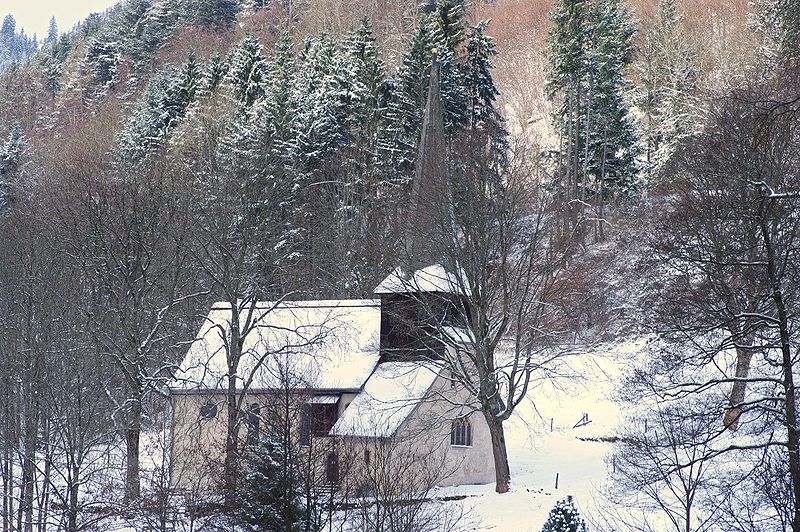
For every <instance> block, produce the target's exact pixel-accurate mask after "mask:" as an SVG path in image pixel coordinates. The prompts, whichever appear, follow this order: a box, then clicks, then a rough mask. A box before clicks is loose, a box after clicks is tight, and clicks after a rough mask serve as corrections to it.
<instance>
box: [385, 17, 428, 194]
mask: <svg viewBox="0 0 800 532" xmlns="http://www.w3.org/2000/svg"><path fill="white" fill-rule="evenodd" d="M431 43H432V38H431V34H430V29H429V27H428V25H427V24H426V23H424V21H423V22H421V23H420V24H418V25H417V29H416V31H415V32H414V34H413V35H412V37H411V43H410V46H409V49H408V51H407V52H406V53H405V54H404V55H403V62H402V64H401V66H400V68H399V69H398V72H397V75H396V76H395V79H394V80H393V82H392V93H391V99H390V101H389V105H388V109H387V122H388V123H387V127H386V130H385V132H384V135H383V138H382V140H381V149H382V151H383V152H384V153H385V154H386V157H385V160H386V161H387V162H388V168H389V171H390V172H396V175H397V178H399V179H403V178H405V179H407V178H409V177H410V176H411V172H412V171H413V168H414V160H415V158H416V149H417V142H419V135H420V131H421V130H422V111H423V108H424V105H425V103H424V101H425V94H426V91H427V88H428V76H429V75H430V63H431V56H430V49H431Z"/></svg>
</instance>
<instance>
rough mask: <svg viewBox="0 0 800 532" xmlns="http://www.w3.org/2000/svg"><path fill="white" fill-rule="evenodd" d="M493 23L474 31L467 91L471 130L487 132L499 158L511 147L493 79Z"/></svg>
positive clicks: (469, 43) (467, 67)
mask: <svg viewBox="0 0 800 532" xmlns="http://www.w3.org/2000/svg"><path fill="white" fill-rule="evenodd" d="M488 25H489V21H488V20H485V21H483V22H481V23H479V24H478V25H477V26H475V27H473V28H470V31H469V37H468V40H467V57H466V63H465V65H464V72H465V74H464V87H465V89H466V92H467V115H466V116H467V127H469V128H473V129H481V130H483V131H485V133H486V135H487V136H488V138H489V139H490V141H491V143H492V145H493V146H494V150H495V152H496V154H497V155H499V156H500V157H502V155H503V153H504V152H505V149H506V147H507V138H506V137H507V136H508V132H507V131H506V129H505V124H504V122H505V120H504V119H503V116H502V115H501V114H500V113H499V112H498V110H497V109H496V107H495V100H496V98H497V97H498V96H499V95H500V91H498V90H497V86H496V85H495V83H494V78H493V77H492V69H493V68H494V63H493V59H492V58H493V57H494V56H495V55H497V48H496V46H495V43H494V39H492V38H491V37H490V36H488V35H486V27H487V26H488Z"/></svg>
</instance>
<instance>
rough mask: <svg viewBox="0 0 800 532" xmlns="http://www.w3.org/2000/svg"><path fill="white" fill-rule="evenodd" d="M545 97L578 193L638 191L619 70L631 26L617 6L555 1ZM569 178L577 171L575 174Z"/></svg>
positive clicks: (609, 1) (612, 1)
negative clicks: (551, 104) (551, 103)
mask: <svg viewBox="0 0 800 532" xmlns="http://www.w3.org/2000/svg"><path fill="white" fill-rule="evenodd" d="M551 17H552V19H553V29H552V30H551V34H550V41H549V46H550V53H549V59H550V65H551V71H550V76H549V79H548V83H547V94H548V97H549V98H550V99H551V100H554V101H555V103H556V111H555V119H556V125H557V128H558V130H559V131H560V133H561V136H562V139H563V141H564V142H563V153H564V156H565V157H566V158H567V159H568V160H569V161H570V164H571V165H573V169H575V168H577V169H579V172H578V175H577V176H573V179H575V180H576V182H577V183H578V188H583V189H584V190H588V191H593V192H594V193H602V189H603V188H604V187H605V186H612V187H614V188H615V189H616V190H618V191H622V192H628V191H630V190H632V188H633V187H634V186H635V184H636V176H637V168H636V156H637V153H638V152H637V149H638V148H637V135H636V131H635V128H634V125H633V121H632V118H631V116H630V109H629V106H628V104H627V102H626V100H625V93H626V91H627V88H628V82H627V80H626V79H625V77H624V70H625V68H626V67H627V66H628V64H629V63H630V61H631V59H632V51H633V36H634V34H635V31H636V30H635V27H634V24H633V21H632V20H631V16H630V13H629V12H628V11H627V9H626V8H625V7H624V6H621V5H620V3H619V1H618V0H591V1H590V0H561V1H560V2H559V4H558V5H557V6H556V9H555V10H554V11H553V12H552V13H551ZM573 173H575V171H574V170H573Z"/></svg>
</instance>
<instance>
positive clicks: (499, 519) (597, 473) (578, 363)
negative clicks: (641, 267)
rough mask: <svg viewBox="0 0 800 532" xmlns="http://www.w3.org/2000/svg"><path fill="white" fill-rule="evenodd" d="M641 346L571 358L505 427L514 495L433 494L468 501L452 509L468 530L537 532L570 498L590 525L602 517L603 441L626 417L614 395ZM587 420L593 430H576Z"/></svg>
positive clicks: (477, 489) (478, 489) (465, 489)
mask: <svg viewBox="0 0 800 532" xmlns="http://www.w3.org/2000/svg"><path fill="white" fill-rule="evenodd" d="M643 345H644V341H643V340H642V341H635V342H630V343H625V344H615V345H605V346H601V347H599V348H597V349H596V350H594V351H592V352H587V353H584V354H578V355H575V356H571V357H569V358H568V359H566V360H565V365H566V367H565V368H564V371H563V372H562V373H563V374H564V376H563V377H559V378H556V379H553V380H547V381H544V382H543V383H542V384H541V385H540V386H538V387H537V388H535V389H534V390H532V392H531V393H530V396H529V400H528V401H526V402H525V403H523V404H521V405H520V406H519V407H518V410H517V412H516V414H515V416H514V417H513V418H512V419H511V420H509V422H507V423H506V440H507V443H508V453H509V462H510V466H511V474H512V487H511V491H510V492H509V493H506V494H503V495H498V494H497V493H495V492H494V485H486V486H462V487H459V488H447V489H441V490H438V491H437V492H436V494H435V495H437V496H451V495H466V496H467V497H466V499H464V500H462V501H453V502H451V503H450V504H461V505H462V507H463V510H464V513H465V516H466V517H465V519H464V522H465V523H466V524H467V526H468V528H469V529H470V530H476V531H477V530H481V531H483V530H486V531H489V530H491V531H501V532H528V531H534V532H539V531H540V530H541V529H542V525H543V524H544V522H545V520H546V519H547V515H548V513H549V512H550V509H551V508H552V507H553V506H554V505H555V503H556V501H558V500H560V499H564V498H566V497H567V496H569V495H571V496H573V497H574V500H575V504H576V506H577V507H578V508H579V509H580V511H581V514H582V515H583V516H584V518H586V519H587V521H589V522H591V520H592V516H596V515H599V512H600V511H601V508H602V505H603V500H604V498H603V494H602V493H603V487H604V484H605V483H606V482H607V478H608V473H609V468H610V467H611V464H610V463H607V460H606V458H607V456H608V455H609V452H610V451H611V444H610V443H605V442H602V441H597V440H598V439H600V438H603V437H606V436H611V435H613V431H614V428H615V427H616V426H617V424H618V423H619V421H620V416H621V410H622V409H623V408H628V407H629V405H620V404H617V403H616V402H615V401H614V396H615V394H616V391H617V386H619V384H620V383H621V382H622V376H623V374H624V372H625V370H626V368H629V367H632V366H633V365H634V364H636V362H637V360H638V359H639V354H640V353H641V351H642V348H643ZM584 415H587V416H588V420H589V423H588V424H584V425H582V426H579V427H577V428H576V427H575V425H578V424H579V422H580V421H581V419H582V418H583V417H584ZM551 420H552V424H553V430H552V432H551V430H550V425H551ZM556 476H558V487H556Z"/></svg>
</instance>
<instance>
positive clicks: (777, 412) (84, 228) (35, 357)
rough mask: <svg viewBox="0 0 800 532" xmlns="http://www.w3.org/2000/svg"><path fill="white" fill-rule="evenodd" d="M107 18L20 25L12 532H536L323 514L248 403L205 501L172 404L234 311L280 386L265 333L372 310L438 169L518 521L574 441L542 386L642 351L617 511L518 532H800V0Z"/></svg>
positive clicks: (8, 308)
mask: <svg viewBox="0 0 800 532" xmlns="http://www.w3.org/2000/svg"><path fill="white" fill-rule="evenodd" d="M87 15H88V16H87V18H86V19H85V20H83V21H82V22H80V23H79V24H77V25H76V26H74V27H73V28H69V29H68V30H66V31H63V29H62V28H59V27H58V25H57V22H56V20H55V19H52V20H51V22H50V30H49V32H48V35H47V36H45V38H43V39H41V41H38V40H37V39H36V38H35V37H33V36H30V37H29V36H28V35H26V33H25V30H24V29H23V28H18V27H17V26H16V23H15V21H14V18H13V17H12V16H10V15H9V16H7V17H6V18H5V19H4V21H3V23H2V27H0V479H1V482H0V483H1V484H2V501H3V502H2V510H0V514H2V532H17V531H19V532H32V531H34V530H36V531H39V532H42V531H49V530H65V531H69V532H77V531H83V530H86V531H93V530H120V531H122V530H137V531H140V530H141V531H150V530H153V531H161V532H168V531H178V530H181V531H183V530H185V531H189V530H254V531H256V530H280V531H286V532H290V531H309V532H310V531H318V530H319V531H321V530H331V531H333V530H340V531H348V530H376V531H377V530H380V531H387V532H388V531H392V532H400V531H403V532H405V531H407V532H411V531H423V530H431V531H434V530H454V531H455V530H490V529H493V530H509V531H511V530H517V528H514V527H515V526H517V525H511V524H510V522H505V523H504V522H503V521H502V520H496V521H494V522H493V524H492V526H493V527H494V528H490V527H489V526H488V525H487V523H482V522H480V521H481V517H480V515H482V514H481V512H482V510H481V509H480V508H478V509H477V510H475V512H473V513H475V515H472V516H470V515H469V513H470V512H468V511H466V510H465V508H466V506H467V504H466V503H467V502H469V500H471V499H470V497H473V495H474V494H469V495H463V494H461V493H460V492H454V493H455V495H452V496H451V495H450V492H446V493H445V492H438V491H437V489H438V488H436V486H435V484H436V481H437V479H432V478H431V479H426V480H424V481H421V482H422V484H423V485H420V484H419V483H409V481H408V479H407V478H404V477H402V475H401V474H399V473H398V472H397V471H396V470H395V469H394V468H393V469H392V470H391V471H388V470H387V471H378V470H377V469H376V470H375V471H374V475H375V478H374V479H373V485H372V494H371V498H369V497H362V496H360V495H359V496H358V497H354V498H350V499H348V498H344V497H338V498H337V496H336V495H335V494H334V493H331V492H328V491H325V490H323V491H324V493H323V494H322V495H320V494H319V493H318V492H317V488H318V486H316V485H314V482H313V479H311V478H310V477H309V476H308V475H307V474H305V473H304V466H303V459H302V457H301V456H300V454H301V453H300V451H297V449H299V443H297V442H290V441H288V440H290V439H291V438H288V437H287V438H285V440H286V441H284V440H281V438H279V437H278V436H276V434H277V435H280V434H283V433H282V432H281V431H284V432H286V434H288V433H290V432H291V431H292V430H293V429H290V428H288V421H287V416H286V415H284V416H282V417H281V416H280V415H279V413H276V414H275V416H273V417H274V418H275V419H276V420H277V421H276V423H272V422H271V421H270V419H272V417H270V415H271V414H268V413H266V409H262V410H264V413H263V416H264V417H263V419H262V420H261V423H262V424H263V426H264V427H266V426H273V425H276V426H277V425H280V426H279V427H278V428H276V429H275V431H276V432H274V433H270V435H269V438H267V439H268V440H269V441H270V442H271V443H269V445H264V446H263V447H259V448H258V449H256V451H253V452H250V450H248V447H247V445H245V444H243V443H241V440H242V438H243V436H242V434H243V433H244V431H245V430H247V429H248V427H249V426H250V425H249V424H251V423H252V411H249V410H248V409H247V401H248V397H247V393H248V392H247V388H246V387H243V388H242V389H234V388H235V387H234V388H231V387H229V390H228V391H227V392H226V393H227V394H228V395H227V396H226V400H225V403H224V405H223V406H222V407H221V408H222V409H223V410H224V413H225V415H226V416H227V417H226V420H227V423H228V425H227V432H226V436H225V437H226V446H225V457H224V463H223V464H220V468H221V471H222V477H223V480H222V482H221V484H220V485H219V486H217V488H218V489H216V490H211V491H210V492H208V493H205V492H204V493H202V494H199V493H192V494H191V496H189V495H187V494H186V493H183V492H179V491H178V490H176V489H175V488H174V486H175V479H174V478H172V477H171V475H172V474H173V473H174V471H173V468H171V466H170V460H171V459H173V458H174V457H172V456H171V452H173V451H172V447H171V441H170V438H171V437H172V436H171V432H170V431H171V423H173V414H172V410H171V408H172V407H171V404H172V401H173V397H172V394H171V388H172V387H173V384H172V383H174V379H176V376H177V375H178V373H179V367H180V364H181V360H182V359H183V358H184V355H186V353H187V350H189V348H190V346H191V345H192V342H193V340H194V339H195V335H196V334H197V331H198V329H200V328H201V326H202V325H203V324H204V323H206V321H207V316H208V313H209V309H210V308H212V305H214V304H216V303H219V302H222V303H225V304H226V305H227V307H226V308H229V309H230V312H231V314H230V323H236V324H239V323H245V324H246V325H243V326H242V327H241V330H240V327H239V325H237V326H236V327H233V328H232V331H231V332H230V337H229V338H228V340H227V341H228V342H229V344H226V345H229V346H230V347H226V349H227V351H226V353H227V357H228V358H227V364H228V366H227V371H228V377H229V378H230V379H232V380H235V379H236V378H240V379H242V380H243V381H247V376H246V375H243V374H242V372H243V371H244V369H241V368H239V367H238V365H239V362H240V359H242V355H243V353H242V346H243V345H245V341H246V337H247V335H248V334H249V333H250V332H251V331H252V327H254V325H253V324H250V323H249V318H248V317H247V316H249V315H252V312H253V311H254V310H255V309H256V307H257V305H259V304H260V302H292V301H300V300H344V299H347V298H352V299H355V298H370V297H374V296H373V290H374V289H375V287H376V286H378V284H379V283H381V281H382V280H383V279H385V278H386V276H387V274H389V273H390V272H392V271H393V269H394V268H395V267H398V266H399V265H401V264H404V261H405V260H407V259H408V257H407V256H406V254H407V252H408V249H407V241H408V239H409V238H410V237H409V236H408V232H409V227H416V226H414V225H413V224H414V223H418V224H419V223H421V222H419V221H417V222H414V221H413V217H414V216H415V211H414V209H419V204H418V203H419V201H420V199H419V198H420V197H418V196H415V194H419V192H414V190H415V189H414V180H415V175H418V174H419V173H420V172H421V171H425V170H420V168H431V167H433V166H435V171H436V172H438V173H437V174H436V175H441V176H442V180H443V182H444V181H446V182H447V183H448V187H449V189H448V191H447V192H446V193H445V194H446V195H444V196H433V195H430V194H432V193H430V194H429V195H428V197H427V198H425V197H422V200H427V202H428V203H429V204H431V205H433V207H431V208H434V207H435V208H438V209H444V210H447V211H448V213H447V216H448V219H447V223H446V224H443V226H442V227H438V228H437V229H438V230H439V232H436V231H434V230H432V229H431V230H430V231H431V233H430V234H428V233H425V236H426V237H428V236H430V235H433V234H436V235H439V233H440V232H442V233H447V235H445V236H442V240H435V239H434V240H432V241H431V242H432V243H429V245H433V246H434V247H435V248H436V250H437V251H436V253H440V254H441V257H442V260H443V261H445V262H446V263H447V264H451V265H454V269H457V270H458V271H460V272H462V273H463V275H464V277H463V279H465V280H462V281H461V282H463V283H464V286H462V287H461V288H462V293H464V294H468V296H467V300H468V301H467V303H468V305H469V307H470V309H471V310H470V312H469V317H470V319H469V323H468V325H466V326H465V327H466V329H465V330H467V331H468V336H469V342H471V345H472V348H471V350H470V353H471V354H470V355H469V357H470V364H471V365H468V366H467V367H466V368H465V367H464V366H461V365H460V364H461V359H460V358H458V361H454V360H450V359H448V358H447V357H446V356H445V359H444V362H443V363H444V364H445V366H446V367H447V368H448V371H449V372H450V373H449V374H450V375H452V377H451V378H452V380H453V382H454V383H457V384H458V385H460V386H461V385H463V387H464V388H465V389H467V390H469V391H470V392H471V396H470V403H469V405H471V408H473V409H474V411H475V412H476V413H479V414H481V415H482V416H483V418H485V419H486V422H487V424H488V426H489V428H490V431H491V433H492V436H493V439H492V454H491V455H490V456H489V457H487V460H489V461H492V462H493V464H494V467H495V472H496V482H495V483H494V484H493V485H492V486H491V487H490V488H491V489H490V491H492V492H494V491H496V493H490V494H489V495H490V496H492V497H497V498H496V499H491V501H494V502H493V503H492V504H498V505H502V504H506V503H504V502H503V501H504V500H506V501H508V500H509V499H508V497H512V496H514V495H515V494H520V493H522V492H525V491H526V490H527V491H528V492H530V491H533V490H534V488H536V489H540V491H541V487H540V486H533V485H530V484H525V482H527V481H524V480H523V479H522V478H519V477H521V475H517V474H516V471H519V470H520V469H519V468H518V467H519V466H518V463H521V462H520V460H521V457H520V456H519V453H517V450H518V449H517V447H514V446H512V445H510V444H509V446H508V448H507V445H506V440H509V441H510V440H513V439H514V438H516V437H517V435H518V434H519V430H520V429H519V424H523V425H525V426H526V427H529V428H530V426H532V425H534V424H536V423H538V422H539V421H541V420H540V419H539V418H540V417H543V416H544V418H547V417H548V414H541V412H539V413H536V414H535V415H534V414H533V413H532V412H536V409H537V408H538V406H537V404H538V403H537V401H541V404H542V405H544V404H545V401H544V399H542V398H541V397H539V396H538V395H537V393H539V389H540V388H539V387H540V386H547V387H553V388H561V387H562V386H563V387H565V388H564V389H567V388H569V386H572V385H574V384H575V383H578V382H584V383H585V382H586V381H589V380H591V378H590V377H588V376H587V375H581V371H580V370H579V369H577V368H579V367H581V366H580V363H579V362H573V361H577V360H580V357H581V356H583V355H585V354H587V353H594V352H600V351H603V350H604V349H606V348H607V346H620V345H623V344H625V343H626V342H627V343H628V344H629V343H631V342H641V345H642V347H641V348H640V349H637V353H636V354H635V355H631V357H632V358H631V359H626V360H625V361H623V362H619V364H620V365H621V366H623V368H622V370H621V373H620V376H619V378H618V379H616V381H618V382H617V385H618V389H617V390H616V391H615V392H614V393H613V394H609V396H608V399H609V401H612V400H613V401H614V402H616V403H617V404H618V405H623V406H621V407H619V408H620V409H621V411H622V412H621V414H620V415H619V419H618V420H617V422H615V424H614V426H613V427H611V428H609V429H608V430H606V431H604V432H603V433H602V434H598V435H596V437H595V436H592V437H591V438H588V437H587V438H586V439H593V440H594V441H596V442H599V443H598V445H601V444H602V445H604V446H607V447H603V449H607V451H603V452H604V453H605V454H604V455H603V457H602V458H601V460H600V461H601V462H603V463H604V464H605V466H607V468H608V470H609V471H608V474H607V478H605V480H604V486H603V487H602V489H600V488H598V490H599V491H598V493H599V494H598V498H600V497H603V499H602V502H597V501H595V503H592V504H589V502H588V501H585V500H581V499H580V498H576V499H575V500H574V501H573V498H572V497H569V498H567V499H563V500H559V501H558V503H557V504H556V506H555V507H554V508H553V509H552V511H550V507H552V504H551V501H550V499H547V501H548V503H547V504H548V507H547V508H546V511H544V516H543V517H542V518H540V517H541V516H540V515H539V514H536V515H535V516H530V518H527V517H525V518H524V519H528V522H527V523H526V525H525V526H527V527H529V528H521V529H520V530H535V531H539V530H543V531H544V532H562V531H571V532H577V531H579V530H584V531H585V530H608V531H611V530H631V531H642V532H646V531H662V530H663V531H667V530H674V531H676V532H681V531H683V532H691V531H721V532H730V531H743V532H745V531H747V532H750V531H752V532H756V531H759V532H761V531H764V532H768V531H769V532H771V531H779V530H792V531H793V532H800V421H799V420H798V415H800V414H798V405H800V392H798V390H797V381H798V379H800V4H798V3H797V2H796V1H794V0H754V1H752V2H748V1H746V0H736V1H723V0H709V1H703V0H424V1H422V2H419V1H418V0H122V1H120V2H119V3H117V4H116V5H114V6H113V7H111V8H109V9H108V10H107V11H105V12H103V13H94V14H87ZM43 16H45V17H48V16H49V15H48V14H43ZM432 72H433V73H434V74H435V80H432V79H431V78H432ZM434 85H436V87H437V91H438V93H439V94H440V121H439V122H437V121H436V120H435V119H431V118H430V117H429V116H428V115H427V114H426V106H427V107H428V109H430V108H431V103H430V96H429V87H433V86H434ZM434 108H435V109H438V108H436V107H435V106H434ZM430 120H433V123H430V122H429V121H430ZM425 128H430V131H434V132H438V133H436V134H438V135H441V138H438V137H437V138H433V137H427V139H428V140H426V137H425V135H424V134H423V130H424V129H425ZM426 150H427V151H426ZM424 157H429V158H432V159H425V158H424ZM437 165H438V166H437ZM445 204H446V205H445ZM409 220H411V222H410V221H409ZM409 224H411V225H409ZM423 225H424V224H423ZM431 238H433V237H431ZM417 240H423V238H417ZM420 245H423V244H420ZM444 332H447V331H444V330H443V329H441V328H440V329H439V330H437V334H440V335H441V334H444ZM459 341H461V340H459ZM628 344H625V345H628ZM637 345H639V344H637ZM616 363H617V362H616V361H615V364H616ZM237 375H238V377H237ZM608 379H612V378H611V377H608ZM612 380H614V379H612ZM562 383H572V384H562ZM584 385H586V386H591V384H584ZM563 393H567V394H568V393H569V392H563ZM612 395H613V397H612ZM287 397H288V395H287ZM287 401H288V399H287ZM287 404H288V403H287ZM526 405H528V406H526ZM284 406H286V405H284ZM286 408H288V406H286ZM585 408H590V407H588V406H587V407H585ZM287 412H288V410H287ZM526 416H529V417H526ZM289 417H291V416H289ZM582 419H583V418H582ZM515 420H516V421H515ZM278 421H279V422H278ZM293 421H297V420H293ZM586 421H587V423H588V416H587V418H586ZM547 422H548V423H549V432H553V419H552V418H549V420H547ZM579 424H580V423H579ZM545 425H546V423H545ZM569 425H570V427H571V425H572V423H571V422H570V423H569ZM543 426H544V425H543ZM504 427H505V428H504ZM576 427H578V425H576ZM654 427H656V428H654ZM240 429H241V430H240ZM504 430H505V437H504ZM542 430H545V429H542ZM530 431H531V433H530V434H528V433H527V429H526V432H525V438H528V439H530V440H531V441H533V442H535V441H536V439H537V438H538V437H539V435H538V434H537V433H536V431H535V430H534V429H533V428H530ZM545 432H546V430H545ZM284 435H285V434H284ZM459 437H461V436H459ZM464 437H465V436H464ZM469 438H470V440H471V438H472V435H471V433H470V436H469ZM385 449H387V450H386V452H387V453H390V452H394V453H395V455H398V454H399V452H398V451H397V450H396V449H391V450H390V449H388V447H387V448H385ZM368 456H369V455H368ZM522 458H524V457H522ZM397 459H398V460H411V459H410V457H409V456H402V457H399V458H397ZM369 461H370V459H369V458H367V462H369ZM372 461H373V463H378V462H380V460H378V458H377V457H375V456H373V458H372ZM605 466H604V467H605ZM376 467H377V466H376ZM401 469H402V468H401ZM417 480H419V479H417ZM558 482H559V481H558V476H556V481H555V487H556V488H558ZM481 493H483V492H481ZM487 493H488V492H487ZM489 495H486V496H485V497H488V496H489ZM459 497H461V499H459ZM485 497H484V498H485ZM504 497H505V498H506V499H504ZM465 498H466V499H465ZM473 498H474V497H473ZM561 498H562V497H560V493H559V499H561ZM514 500H515V501H516V500H517V499H514ZM598 500H599V499H598ZM465 501H466V502H465ZM573 503H575V505H577V507H579V508H580V513H581V515H582V517H579V516H578V510H577V509H576V506H575V505H574V504H573ZM487 504H488V503H487ZM508 504H511V503H508ZM512 506H513V508H515V510H514V511H515V512H519V514H520V515H523V516H524V515H525V514H524V512H525V511H526V510H525V508H524V506H523V505H518V504H517V503H516V502H515V503H513V505H512ZM517 506H519V507H517ZM548 511H549V515H548ZM476 516H477V517H476ZM544 517H546V518H547V520H546V521H544ZM498 519H499V518H498ZM584 520H585V522H584ZM484 526H485V527H486V528H482V527H484ZM542 527H544V528H542Z"/></svg>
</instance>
